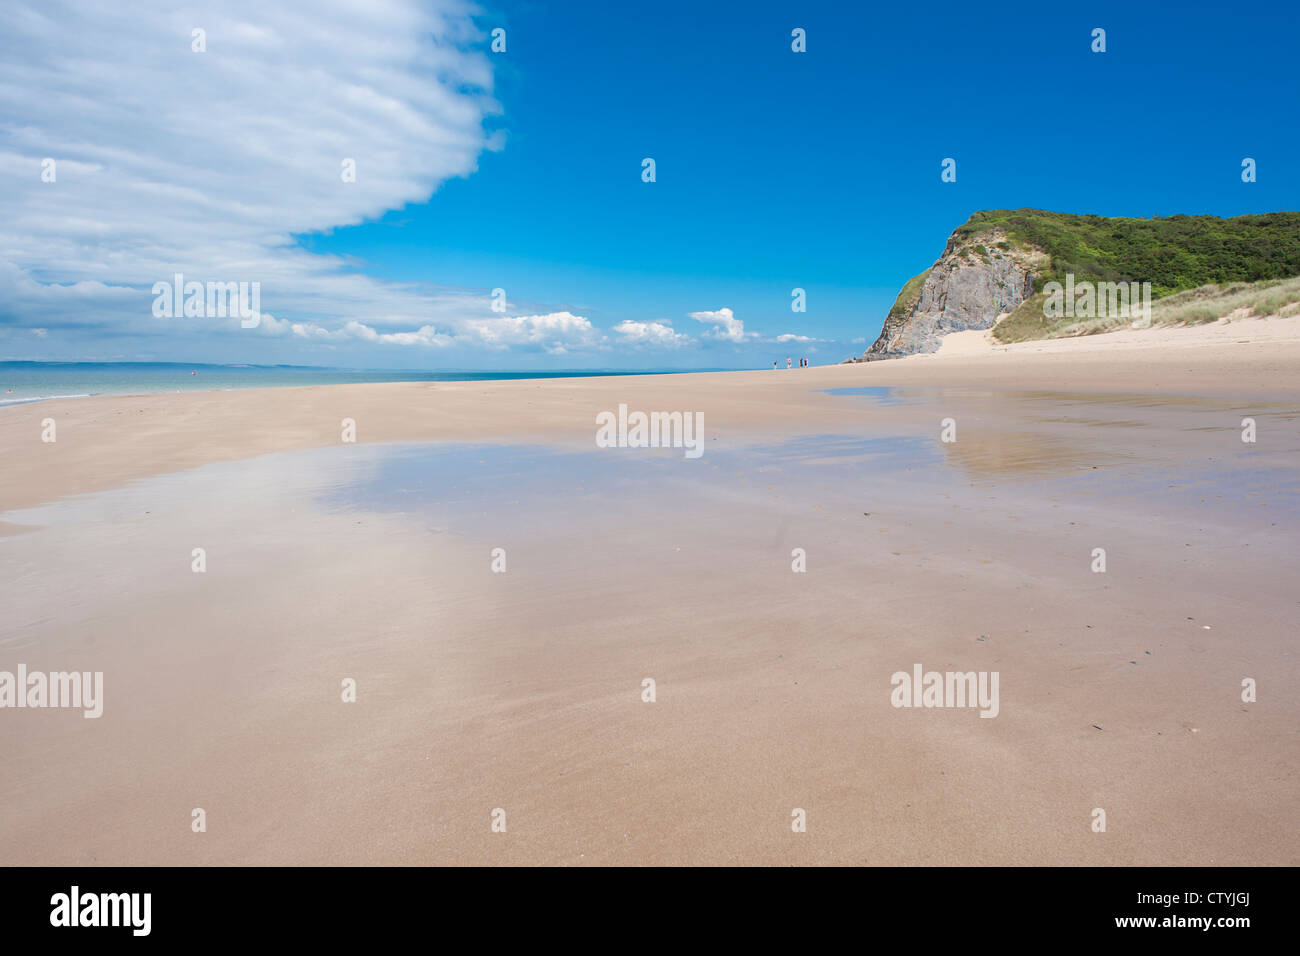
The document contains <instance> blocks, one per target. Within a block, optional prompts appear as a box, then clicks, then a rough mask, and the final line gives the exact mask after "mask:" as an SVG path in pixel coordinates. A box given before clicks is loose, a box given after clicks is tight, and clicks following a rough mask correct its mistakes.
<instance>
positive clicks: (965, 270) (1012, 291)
mask: <svg viewBox="0 0 1300 956" xmlns="http://www.w3.org/2000/svg"><path fill="white" fill-rule="evenodd" d="M1047 258H1048V257H1047V256H1046V255H1045V254H1044V253H1043V252H1042V251H1041V250H1039V249H1036V248H1034V247H1033V246H1031V245H1028V244H1027V243H1024V242H1017V241H1013V240H1010V239H1008V238H1007V235H1006V234H1005V233H1004V232H1002V231H1001V230H999V229H996V228H990V229H987V230H981V231H977V232H974V233H970V232H966V233H964V234H963V232H962V231H958V232H954V233H953V234H952V236H950V237H949V239H948V245H947V247H946V248H945V249H944V251H943V255H942V256H940V257H939V261H938V262H936V263H935V264H934V265H933V266H931V267H930V268H929V269H927V270H926V271H925V272H923V273H921V274H920V275H919V276H916V277H915V278H913V279H911V280H910V281H909V282H908V283H907V284H906V285H905V286H903V289H902V291H901V292H899V294H898V298H897V299H896V300H895V301H894V305H893V308H891V309H890V310H889V315H888V316H887V317H886V318H885V323H884V326H883V328H882V329H881V330H880V337H879V338H878V339H876V341H875V342H874V343H873V344H872V346H871V348H869V349H867V351H866V353H865V354H863V356H862V358H861V359H858V361H871V360H873V359H880V358H890V357H893V356H898V355H911V354H914V353H916V352H934V351H937V350H938V348H939V342H940V340H941V339H942V338H943V337H944V336H945V335H947V334H948V333H949V332H963V331H965V330H967V329H987V328H991V327H992V326H993V323H994V322H995V321H997V318H998V316H999V315H1001V314H1003V313H1005V312H1010V311H1011V310H1013V309H1014V308H1015V307H1016V306H1018V305H1019V304H1020V303H1021V302H1023V301H1025V299H1027V298H1029V297H1030V296H1031V295H1033V292H1034V276H1035V275H1036V274H1038V273H1040V272H1042V270H1043V269H1044V267H1045V266H1046V263H1047Z"/></svg>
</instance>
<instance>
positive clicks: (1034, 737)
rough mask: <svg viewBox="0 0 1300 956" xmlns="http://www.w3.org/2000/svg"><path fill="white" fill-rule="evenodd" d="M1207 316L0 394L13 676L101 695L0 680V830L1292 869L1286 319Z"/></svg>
mask: <svg viewBox="0 0 1300 956" xmlns="http://www.w3.org/2000/svg"><path fill="white" fill-rule="evenodd" d="M1231 328H1233V329H1237V323H1233V325H1232V327H1231ZM1242 328H1243V329H1244V328H1250V329H1252V331H1251V332H1250V333H1249V334H1238V333H1236V332H1234V333H1233V334H1234V335H1236V336H1237V338H1242V339H1244V338H1250V339H1251V341H1249V342H1244V343H1243V342H1238V341H1236V340H1235V339H1234V340H1233V341H1232V342H1231V343H1226V342H1225V343H1222V344H1221V345H1220V347H1218V348H1213V349H1212V348H1203V347H1200V345H1199V343H1200V342H1201V341H1202V340H1203V338H1204V337H1205V336H1208V335H1218V334H1219V332H1220V331H1221V330H1219V329H1215V328H1207V329H1194V330H1185V331H1184V332H1181V333H1169V332H1148V333H1132V334H1133V335H1139V334H1145V335H1148V336H1151V338H1150V339H1148V340H1144V341H1149V342H1151V343H1154V344H1152V345H1142V344H1141V343H1140V342H1139V344H1137V345H1133V344H1127V343H1126V342H1125V341H1124V340H1123V339H1120V338H1111V337H1091V338H1089V339H1086V340H1073V341H1070V342H1068V343H1060V344H1059V347H1058V344H1057V343H1052V344H1051V346H1050V347H1044V348H1042V349H1041V350H1040V349H1038V348H1034V349H1030V348H1025V347H1015V348H1013V349H1011V350H1008V351H1007V352H1002V351H1000V350H991V349H983V350H977V352H976V353H975V354H966V355H949V354H947V353H946V351H945V353H944V354H940V355H938V356H933V357H924V358H917V359H908V360H902V361H891V362H881V363H870V364H863V365H855V366H836V367H828V368H813V369H807V370H790V371H786V370H779V371H766V370H765V371H762V372H741V373H709V374H698V375H684V376H638V377H618V378H607V379H573V380H548V381H544V382H519V381H516V382H488V383H431V384H429V383H421V384H399V385H358V386H335V387H321V388H307V389H275V390H260V391H243V392H223V393H189V394H181V395H151V396H141V397H134V398H111V397H109V398H94V399H84V400H67V401H60V402H57V403H41V404H36V405H26V406H16V407H12V408H7V409H3V410H0V448H3V449H4V469H3V471H2V472H0V519H2V520H3V522H4V523H5V527H6V530H7V531H8V532H9V533H8V534H6V535H3V536H0V581H3V585H4V593H5V614H4V620H3V623H2V624H0V670H3V669H10V670H12V669H13V668H14V667H15V666H16V665H17V663H19V662H22V663H25V664H26V665H27V666H28V668H29V669H32V670H37V669H46V670H64V669H74V668H75V669H84V670H102V671H103V672H104V674H105V684H106V689H105V698H106V700H105V712H104V716H103V717H102V718H100V719H98V720H85V719H83V718H82V716H81V714H80V713H79V712H69V711H48V710H47V711H36V710H22V711H15V710H5V711H0V762H2V765H3V766H4V768H5V771H4V774H3V779H2V780H0V862H3V863H11V864H12V863H21V864H33V863H50V864H110V863H125V864H141V863H145V864H162V863H179V864H190V863H193V864H211V863H220V864H233V863H253V864H266V863H410V864H422V863H483V864H490V863H527V864H588V863H590V864H610V863H619V864H654V863H710V864H726V863H741V864H801V863H839V864H858V863H881V864H904V863H939V864H963V865H964V864H998V863H1009V864H1031V863H1048V864H1059V865H1066V864H1182V863H1189V864H1190V863H1200V864H1256V863H1258V864H1291V865H1294V864H1296V863H1298V862H1300V838H1298V837H1297V835H1296V834H1297V832H1300V827H1298V826H1297V823H1298V822H1300V820H1298V819H1297V805H1298V804H1297V783H1298V781H1297V771H1296V756H1297V743H1300V740H1298V739H1297V730H1296V728H1297V726H1300V724H1298V723H1297V717H1300V702H1298V701H1297V698H1296V695H1295V694H1294V693H1291V691H1290V689H1289V688H1293V687H1294V686H1296V681H1297V679H1300V663H1298V662H1297V658H1296V654H1295V634H1296V628H1297V625H1298V624H1300V608H1298V605H1297V601H1296V598H1295V595H1294V584H1293V579H1294V552H1295V544H1294V542H1295V541H1296V540H1297V538H1296V532H1297V531H1298V530H1300V527H1297V525H1298V524H1300V522H1298V521H1297V507H1296V495H1295V491H1296V488H1297V475H1298V474H1300V469H1298V468H1297V466H1298V465H1300V422H1298V419H1300V413H1298V411H1297V409H1298V407H1300V396H1298V395H1297V392H1300V336H1298V337H1294V338H1286V337H1284V336H1283V337H1279V336H1278V335H1276V334H1275V333H1276V331H1277V329H1278V328H1279V327H1278V326H1271V327H1270V328H1271V329H1273V331H1272V332H1268V333H1267V334H1260V333H1259V332H1258V331H1257V330H1255V327H1254V326H1249V325H1248V324H1246V323H1242ZM1179 334H1182V335H1184V336H1185V338H1181V339H1180V338H1177V337H1176V336H1177V335H1179ZM1120 335H1128V333H1121V334H1120ZM952 338H955V337H950V340H951V339H952ZM1038 345H1041V343H1038ZM1027 353H1032V354H1027ZM878 386H879V387H891V388H893V389H894V391H891V392H888V393H886V394H882V395H877V396H864V397H854V396H843V395H828V394H825V393H824V392H822V391H820V390H821V389H827V388H855V387H878ZM619 403H626V404H627V405H629V406H630V407H631V408H633V409H644V410H651V409H681V410H690V411H702V412H703V413H704V416H705V423H706V424H705V433H704V434H705V439H706V446H707V448H706V453H705V456H704V457H703V458H702V459H700V460H699V461H696V462H691V461H686V460H684V459H683V458H682V457H681V453H680V452H671V453H669V452H648V451H643V450H632V449H620V450H601V451H598V450H597V449H595V448H594V444H593V435H594V430H595V429H594V417H595V415H596V413H597V412H599V411H602V410H607V409H614V408H616V407H617V405H618V404H619ZM1245 416H1252V417H1254V418H1256V420H1257V422H1258V429H1259V440H1258V442H1257V443H1255V444H1253V445H1247V444H1244V443H1242V442H1241V440H1240V420H1241V419H1242V418H1243V417H1245ZM47 417H50V418H54V419H55V421H56V423H57V428H58V440H57V442H55V443H53V444H47V443H42V442H41V441H40V433H41V421H42V419H44V418H47ZM945 417H952V418H954V419H955V420H956V423H957V428H958V440H957V442H956V443H954V444H944V443H940V442H939V441H938V437H939V427H940V425H939V423H940V420H941V419H942V418H945ZM343 418H353V419H355V420H356V422H357V434H358V443H359V444H358V445H357V446H341V444H340V440H339V439H340V421H341V419H343ZM830 436H837V437H830ZM444 441H450V442H457V443H471V444H473V445H474V446H476V447H473V448H453V447H450V446H440V445H433V446H429V447H426V448H424V449H423V450H421V449H398V448H391V447H381V446H385V445H386V443H397V442H444ZM522 444H526V445H531V446H544V448H541V449H532V450H529V449H522V450H521V449H519V448H517V447H515V446H518V445H522ZM486 445H498V446H501V447H500V448H498V449H497V450H495V451H494V450H492V449H490V448H483V447H477V446H486ZM547 449H549V451H548V450H547ZM288 452H293V454H285V453H288ZM199 546H202V547H204V548H205V549H206V552H207V561H208V570H207V571H206V572H205V573H204V574H202V575H199V574H194V573H192V571H191V566H190V562H191V557H190V555H191V549H192V548H193V547H199ZM495 547H501V548H504V549H505V550H506V552H507V554H508V559H509V567H508V571H507V572H506V573H505V574H494V573H493V572H492V571H491V567H490V562H491V557H490V554H491V551H492V549H493V548H495ZM1096 547H1104V548H1106V549H1107V553H1108V560H1109V563H1110V565H1109V568H1108V570H1107V572H1106V573H1105V574H1096V573H1093V571H1092V570H1091V563H1092V551H1093V549H1094V548H1096ZM795 548H802V549H804V550H805V552H806V554H807V560H808V571H807V573H804V574H796V573H793V572H792V571H791V552H792V550H793V549H795ZM914 663H921V664H922V665H923V666H924V667H925V668H926V669H927V670H929V669H934V670H940V671H947V670H960V671H966V670H996V671H998V672H999V673H1000V675H1001V702H1000V713H999V714H998V716H997V717H996V718H994V719H981V718H979V717H978V715H977V714H976V713H975V712H974V711H972V710H969V709H967V710H956V709H935V710H910V709H899V708H894V707H892V706H891V705H890V693H891V686H890V675H891V674H892V673H894V672H895V671H899V670H905V671H906V670H910V669H911V667H912V665H913V664H914ZM349 677H350V678H354V679H355V680H356V681H357V684H358V695H359V696H358V701H357V702H356V703H355V704H349V703H343V702H342V701H341V700H340V683H341V681H342V680H343V679H344V678H349ZM1245 677H1253V678H1255V679H1256V680H1258V682H1259V700H1258V702H1255V703H1246V702H1243V701H1242V699H1241V681H1242V679H1243V678H1245ZM646 678H653V679H654V680H655V682H656V692H657V700H656V701H655V702H654V703H646V702H643V700H642V681H643V680H644V679H646ZM196 807H201V808H203V809H204V810H205V811H206V813H207V832H205V833H194V832H192V831H191V826H190V821H191V812H192V810H193V809H194V808H196ZM496 808H501V809H504V810H505V811H506V816H507V821H508V825H507V831H506V832H505V833H494V832H492V830H491V813H492V811H493V810H494V809H496ZM795 808H800V809H803V810H805V811H806V813H807V820H808V826H807V832H806V833H794V832H792V830H791V824H790V821H791V813H792V811H793V810H794V809H795ZM1096 808H1101V809H1104V810H1105V811H1106V814H1107V830H1106V832H1105V833H1094V832H1093V831H1092V830H1091V823H1092V821H1093V811H1094V809H1096Z"/></svg>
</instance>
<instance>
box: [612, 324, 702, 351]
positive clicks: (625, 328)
mask: <svg viewBox="0 0 1300 956" xmlns="http://www.w3.org/2000/svg"><path fill="white" fill-rule="evenodd" d="M612 331H613V332H615V333H617V334H618V335H621V336H623V339H624V340H625V341H626V342H628V343H630V344H632V345H645V346H651V347H655V348H670V349H676V348H681V347H682V346H684V345H689V344H690V343H691V342H692V341H693V339H691V337H690V336H689V335H682V334H681V333H680V332H677V331H674V330H673V326H672V323H671V322H665V321H660V320H658V319H656V320H654V321H651V322H635V321H633V320H632V319H625V320H624V321H622V322H620V323H619V324H618V325H616V326H614V328H613V329H612Z"/></svg>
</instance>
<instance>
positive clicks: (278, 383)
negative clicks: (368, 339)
mask: <svg viewBox="0 0 1300 956" xmlns="http://www.w3.org/2000/svg"><path fill="white" fill-rule="evenodd" d="M683 371H697V372H711V371H720V370H719V369H583V370H580V371H578V370H568V371H563V370H561V371H544V372H539V371H527V372H502V371H481V372H465V371H422V370H417V371H394V370H392V369H353V368H322V367H318V366H303V365H205V364H198V365H195V364H182V363H178V362H0V406H5V405H21V404H25V403H28V402H44V401H53V400H56V399H62V398H88V397H89V396H91V395H145V394H151V393H157V392H193V391H208V390H214V389H215V390H229V389H237V388H281V387H290V386H295V385H343V384H349V383H351V384H356V383H361V382H473V381H500V380H509V379H543V378H576V377H584V378H585V377H589V376H595V375H668V374H673V373H680V372H683Z"/></svg>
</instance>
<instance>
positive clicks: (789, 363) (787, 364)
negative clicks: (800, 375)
mask: <svg viewBox="0 0 1300 956" xmlns="http://www.w3.org/2000/svg"><path fill="white" fill-rule="evenodd" d="M785 367H786V368H794V363H793V362H792V361H791V360H790V356H788V355H787V356H786V357H785Z"/></svg>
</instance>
